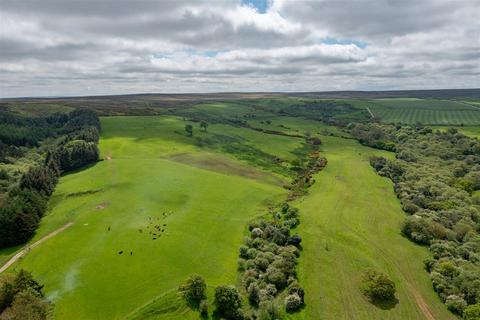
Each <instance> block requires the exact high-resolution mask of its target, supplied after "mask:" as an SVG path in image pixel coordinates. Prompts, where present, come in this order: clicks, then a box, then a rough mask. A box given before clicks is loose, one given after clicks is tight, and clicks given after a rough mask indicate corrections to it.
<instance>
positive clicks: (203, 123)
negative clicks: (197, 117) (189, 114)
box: [200, 121, 208, 132]
mask: <svg viewBox="0 0 480 320" xmlns="http://www.w3.org/2000/svg"><path fill="white" fill-rule="evenodd" d="M200 128H203V130H204V131H205V132H207V128H208V123H207V121H200Z"/></svg>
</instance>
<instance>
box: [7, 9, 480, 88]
mask: <svg viewBox="0 0 480 320" xmlns="http://www.w3.org/2000/svg"><path fill="white" fill-rule="evenodd" d="M479 87H480V0H315V1H302V0H224V1H220V0H209V1H202V0H164V1H153V0H131V1H127V0H68V1H67V0H0V97H25V96H72V95H104V94H127V93H187V92H192V93H198V92H243V91H245V92H251V91H275V92H279V91H284V92H294V91H295V92H302V91H330V90H397V89H398V90H400V89H438V88H479Z"/></svg>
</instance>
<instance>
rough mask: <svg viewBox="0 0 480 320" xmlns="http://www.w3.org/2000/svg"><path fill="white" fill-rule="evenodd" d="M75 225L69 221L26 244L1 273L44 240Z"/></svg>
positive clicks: (3, 267)
mask: <svg viewBox="0 0 480 320" xmlns="http://www.w3.org/2000/svg"><path fill="white" fill-rule="evenodd" d="M72 225H73V222H69V223H67V224H66V225H64V226H63V227H61V228H58V229H57V230H55V231H52V232H50V233H49V234H47V235H46V236H44V237H43V238H41V239H40V240H38V241H36V242H34V243H32V244H30V245H26V246H25V247H24V248H23V249H22V250H20V251H19V252H18V253H17V254H15V255H14V256H13V257H11V258H10V260H8V261H7V262H6V263H5V264H4V265H3V266H2V267H1V268H0V273H2V272H3V271H5V270H7V269H8V268H9V267H10V266H11V265H12V264H14V263H15V262H16V261H17V260H18V259H20V258H21V257H23V256H24V255H25V254H26V253H27V252H28V251H30V250H31V249H33V248H35V247H37V246H39V245H40V244H41V243H42V242H44V241H46V240H48V239H50V238H52V237H54V236H56V235H57V234H59V233H60V232H62V231H64V230H65V229H67V228H69V227H71V226H72Z"/></svg>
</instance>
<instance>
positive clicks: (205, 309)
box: [198, 299, 208, 317]
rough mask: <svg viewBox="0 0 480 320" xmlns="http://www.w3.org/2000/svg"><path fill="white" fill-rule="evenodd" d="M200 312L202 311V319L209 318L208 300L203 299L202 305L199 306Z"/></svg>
mask: <svg viewBox="0 0 480 320" xmlns="http://www.w3.org/2000/svg"><path fill="white" fill-rule="evenodd" d="M198 310H199V311H200V315H201V316H202V317H207V316H208V301H207V299H203V300H202V301H200V305H199V306H198Z"/></svg>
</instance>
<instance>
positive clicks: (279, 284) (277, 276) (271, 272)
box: [266, 267, 287, 290]
mask: <svg viewBox="0 0 480 320" xmlns="http://www.w3.org/2000/svg"><path fill="white" fill-rule="evenodd" d="M266 276H267V280H268V282H270V283H271V284H274V285H275V287H276V288H277V289H279V290H280V289H283V288H285V286H286V285H287V278H286V276H285V274H284V273H283V272H281V271H280V270H278V269H277V268H271V267H269V268H268V270H267V274H266Z"/></svg>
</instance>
